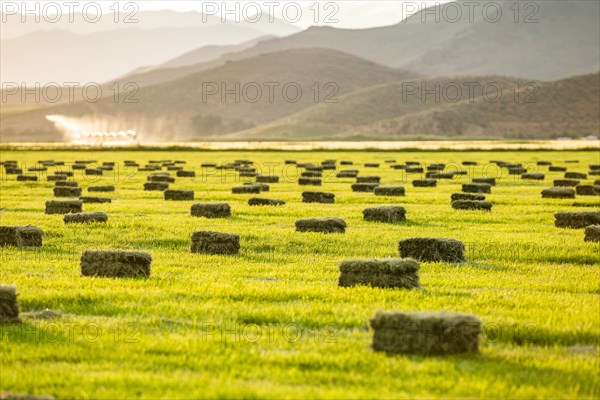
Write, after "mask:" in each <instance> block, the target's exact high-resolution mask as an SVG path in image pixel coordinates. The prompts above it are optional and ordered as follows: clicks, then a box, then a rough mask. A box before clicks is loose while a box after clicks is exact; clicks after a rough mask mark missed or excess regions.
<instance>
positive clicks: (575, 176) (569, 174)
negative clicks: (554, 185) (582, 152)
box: [565, 172, 587, 179]
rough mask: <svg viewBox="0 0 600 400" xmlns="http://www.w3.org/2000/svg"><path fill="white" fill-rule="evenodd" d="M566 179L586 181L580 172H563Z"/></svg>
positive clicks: (585, 177) (585, 175) (584, 175)
mask: <svg viewBox="0 0 600 400" xmlns="http://www.w3.org/2000/svg"><path fill="white" fill-rule="evenodd" d="M565 178H566V179H587V174H584V173H581V172H565Z"/></svg>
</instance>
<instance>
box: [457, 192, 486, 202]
mask: <svg viewBox="0 0 600 400" xmlns="http://www.w3.org/2000/svg"><path fill="white" fill-rule="evenodd" d="M450 200H451V202H454V201H457V200H476V201H483V200H485V196H484V195H482V194H476V193H452V195H451V196H450Z"/></svg>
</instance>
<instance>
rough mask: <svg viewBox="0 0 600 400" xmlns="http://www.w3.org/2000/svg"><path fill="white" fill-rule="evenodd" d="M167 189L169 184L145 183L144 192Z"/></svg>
mask: <svg viewBox="0 0 600 400" xmlns="http://www.w3.org/2000/svg"><path fill="white" fill-rule="evenodd" d="M168 188H169V184H168V183H167V182H145V183H144V190H156V191H161V192H162V191H164V190H167V189H168Z"/></svg>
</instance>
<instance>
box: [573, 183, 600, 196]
mask: <svg viewBox="0 0 600 400" xmlns="http://www.w3.org/2000/svg"><path fill="white" fill-rule="evenodd" d="M575 192H576V193H577V195H579V196H600V186H599V185H577V186H575Z"/></svg>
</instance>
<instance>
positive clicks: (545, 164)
mask: <svg viewBox="0 0 600 400" xmlns="http://www.w3.org/2000/svg"><path fill="white" fill-rule="evenodd" d="M536 164H537V165H541V166H548V167H549V166H550V165H552V161H538V162H537V163H536Z"/></svg>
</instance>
